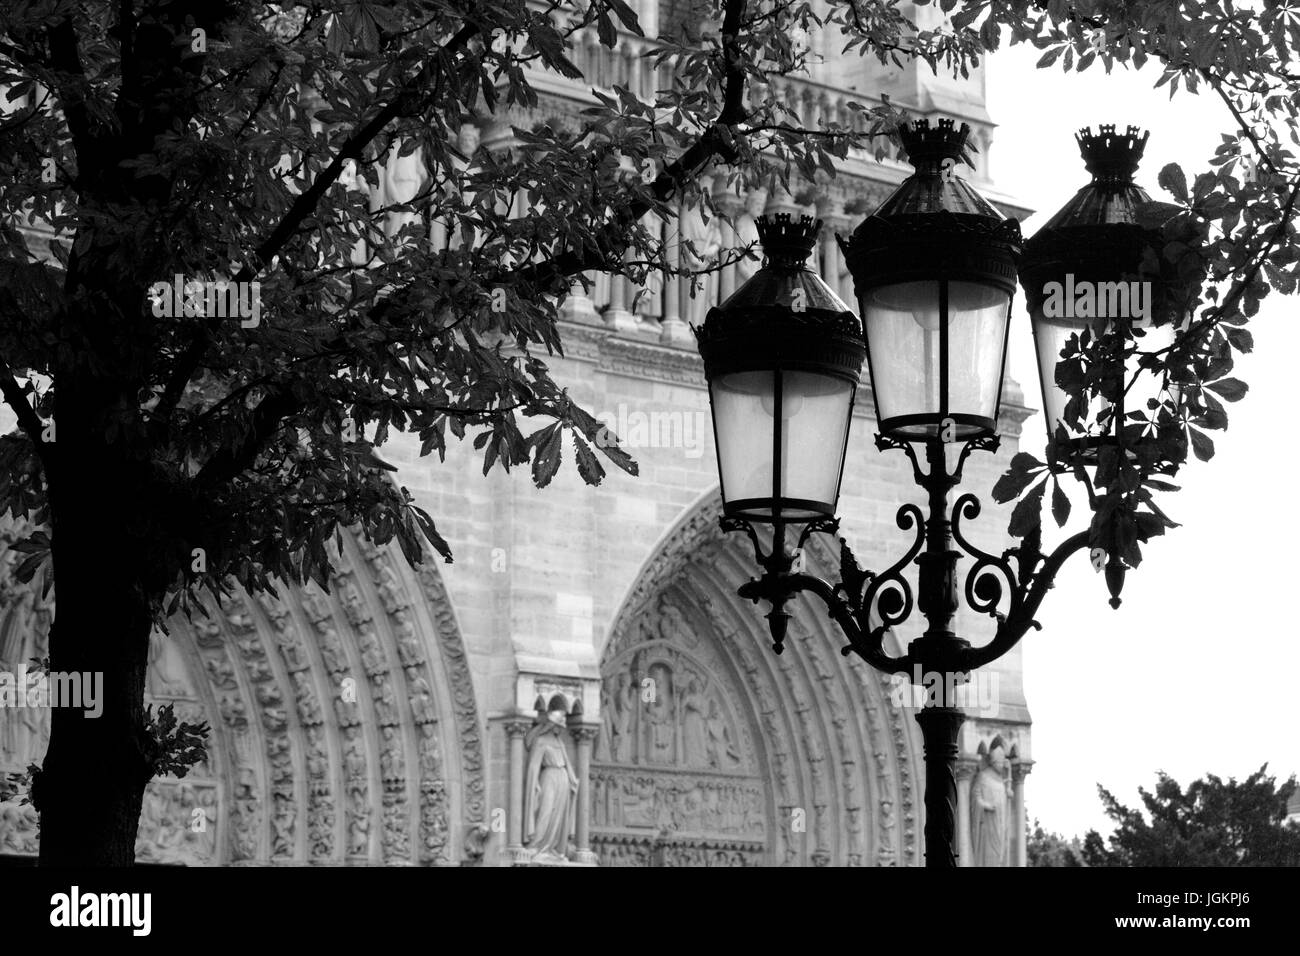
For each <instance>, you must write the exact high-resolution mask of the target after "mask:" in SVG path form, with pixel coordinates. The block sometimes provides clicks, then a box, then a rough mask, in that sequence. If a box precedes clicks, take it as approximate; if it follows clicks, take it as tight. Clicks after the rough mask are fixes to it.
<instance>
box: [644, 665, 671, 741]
mask: <svg viewBox="0 0 1300 956" xmlns="http://www.w3.org/2000/svg"><path fill="white" fill-rule="evenodd" d="M650 677H651V679H652V680H653V681H654V684H653V687H654V697H653V699H652V700H650V701H648V702H647V703H646V706H645V724H646V732H647V737H648V739H647V741H646V748H645V751H644V752H645V755H646V758H647V759H648V760H649V761H650V762H651V763H672V762H673V750H674V747H673V743H674V741H673V738H674V736H675V735H676V728H675V723H676V715H675V707H674V703H673V686H672V671H670V670H669V669H668V668H667V666H665V665H664V664H654V665H652V666H651V668H650Z"/></svg>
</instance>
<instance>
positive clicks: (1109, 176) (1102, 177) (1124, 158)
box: [1074, 123, 1151, 183]
mask: <svg viewBox="0 0 1300 956" xmlns="http://www.w3.org/2000/svg"><path fill="white" fill-rule="evenodd" d="M1074 138H1075V140H1076V141H1077V142H1078V144H1079V152H1080V153H1081V154H1082V155H1083V162H1084V165H1085V166H1087V168H1088V172H1090V173H1092V178H1093V181H1094V182H1098V183H1130V182H1132V181H1133V174H1134V173H1136V172H1137V168H1138V164H1139V163H1141V162H1142V154H1143V152H1145V151H1146V148H1147V140H1148V139H1150V138H1151V133H1150V132H1149V131H1148V132H1143V131H1142V130H1141V129H1139V128H1138V127H1136V126H1130V127H1129V128H1128V129H1127V130H1126V131H1125V132H1123V133H1117V132H1116V131H1115V124H1114V123H1102V124H1101V125H1100V126H1098V127H1097V132H1096V133H1093V131H1092V127H1090V126H1085V127H1084V128H1083V129H1081V130H1079V132H1078V133H1076V134H1075V136H1074Z"/></svg>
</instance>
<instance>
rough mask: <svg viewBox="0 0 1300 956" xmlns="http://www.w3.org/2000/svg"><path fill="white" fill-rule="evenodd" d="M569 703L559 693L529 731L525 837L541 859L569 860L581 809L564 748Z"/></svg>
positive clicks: (576, 784) (576, 782) (530, 847)
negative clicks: (571, 841)
mask: <svg viewBox="0 0 1300 956" xmlns="http://www.w3.org/2000/svg"><path fill="white" fill-rule="evenodd" d="M564 728H565V703H564V698H563V697H561V696H560V695H559V694H556V695H555V696H554V697H552V698H551V702H550V704H549V705H548V707H547V713H546V715H545V716H544V717H540V718H539V719H538V721H537V723H536V724H534V725H533V727H532V728H531V729H530V730H529V731H528V735H527V738H526V739H525V743H526V744H527V746H528V770H527V774H526V776H525V778H524V838H525V845H526V846H527V847H528V849H530V850H533V851H535V853H536V854H537V857H539V858H550V859H557V860H563V859H567V858H568V849H569V836H570V834H572V833H573V825H574V819H575V814H576V810H577V806H578V778H577V777H576V776H575V775H574V773H573V769H572V768H571V767H570V765H569V753H568V750H567V749H566V748H565V746H564Z"/></svg>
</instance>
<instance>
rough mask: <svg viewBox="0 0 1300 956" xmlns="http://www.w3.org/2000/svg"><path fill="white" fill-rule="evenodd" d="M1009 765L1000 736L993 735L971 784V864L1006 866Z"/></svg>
mask: <svg viewBox="0 0 1300 956" xmlns="http://www.w3.org/2000/svg"><path fill="white" fill-rule="evenodd" d="M980 749H981V750H983V747H981V748H980ZM1006 767H1007V754H1006V747H1005V745H1004V744H1003V743H1002V738H1001V737H1000V736H998V737H994V738H993V741H992V743H990V744H989V748H988V753H987V754H986V755H985V756H984V759H982V760H981V761H980V769H979V772H978V773H976V774H975V777H974V779H973V780H971V785H970V843H971V865H972V866H1006V865H1007V818H1008V816H1009V813H1008V810H1009V807H1008V793H1007V779H1006Z"/></svg>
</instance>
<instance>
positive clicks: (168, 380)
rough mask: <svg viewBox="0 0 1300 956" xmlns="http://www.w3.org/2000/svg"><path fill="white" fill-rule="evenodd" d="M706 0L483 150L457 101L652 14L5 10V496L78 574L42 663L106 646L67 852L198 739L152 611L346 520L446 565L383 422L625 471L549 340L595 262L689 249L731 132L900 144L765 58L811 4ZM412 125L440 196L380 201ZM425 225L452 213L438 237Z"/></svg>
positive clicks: (286, 575) (385, 6) (826, 151)
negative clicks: (691, 229) (602, 76)
mask: <svg viewBox="0 0 1300 956" xmlns="http://www.w3.org/2000/svg"><path fill="white" fill-rule="evenodd" d="M702 14H703V15H702V16H701V18H700V22H699V23H695V22H691V23H690V24H688V25H687V26H684V27H682V28H681V32H680V33H679V34H677V35H676V36H665V37H664V38H663V40H662V41H661V42H660V43H659V44H658V45H657V46H656V48H655V49H654V50H653V51H652V54H653V57H654V58H655V59H656V60H657V61H658V62H660V63H662V64H663V65H664V66H665V70H666V72H670V73H671V75H672V76H673V77H674V82H673V84H672V85H671V88H668V89H664V90H662V91H660V92H659V93H658V94H656V96H655V97H654V98H653V100H642V99H639V98H638V97H636V96H634V95H632V94H631V93H630V92H629V91H628V90H626V89H623V88H618V89H616V96H615V97H607V96H604V95H601V96H600V97H599V98H598V99H599V101H598V102H596V103H595V104H594V105H593V106H592V108H591V109H590V110H589V111H588V115H587V117H586V120H585V121H584V123H583V124H582V125H581V127H580V128H577V129H562V128H556V127H555V126H553V125H549V124H545V123H543V124H539V125H537V126H534V127H532V128H521V129H515V130H514V131H513V139H512V142H511V144H510V146H509V147H508V148H504V149H489V148H487V147H486V146H483V147H479V148H477V149H473V150H470V149H469V148H465V149H462V148H461V144H462V142H463V141H462V139H461V136H460V133H461V130H462V127H463V125H464V123H465V121H466V120H467V119H469V118H470V117H471V116H475V115H477V116H504V115H505V111H506V109H507V108H509V107H511V106H516V105H518V106H524V107H530V106H535V105H536V104H537V102H538V98H537V94H536V93H535V91H534V90H533V87H532V85H531V83H530V79H532V78H535V77H536V76H537V75H539V74H544V73H548V72H549V73H552V74H558V75H559V76H561V77H565V78H570V79H582V78H583V77H582V72H581V70H580V69H579V68H578V67H577V66H576V65H575V64H574V63H573V62H572V60H571V59H570V58H569V55H568V53H569V51H570V48H571V45H572V37H573V34H574V33H575V31H577V30H579V29H582V28H594V29H595V30H596V31H597V32H598V34H599V37H600V40H601V42H602V43H604V44H605V45H606V46H608V47H612V46H614V45H615V44H616V43H618V42H620V35H619V33H618V31H617V29H616V21H617V22H618V23H620V24H621V25H622V27H623V28H624V30H625V31H627V32H625V33H624V34H623V36H624V37H626V36H627V35H628V33H631V34H637V33H640V28H639V25H638V22H637V18H636V16H635V14H634V13H633V12H632V10H631V9H630V8H629V7H628V6H627V5H626V4H625V3H624V2H622V0H594V2H591V3H587V2H564V0H555V2H552V3H551V4H550V5H549V6H548V7H546V8H545V9H542V8H540V7H537V6H536V5H532V4H529V3H526V2H524V0H495V2H491V3H473V4H462V3H459V2H447V0H393V2H379V0H375V2H366V0H347V2H337V3H309V4H302V5H298V6H294V5H291V4H271V3H267V4H263V3H256V2H240V0H223V2H215V3H214V2H191V0H156V2H129V0H128V2H115V3H108V2H93V0H43V2H35V3H23V4H11V5H6V6H5V9H4V11H3V12H0V87H3V88H6V96H5V104H6V111H5V114H4V115H3V118H0V183H3V185H2V186H0V249H2V250H3V251H2V252H0V391H2V392H3V395H4V398H5V400H6V402H7V403H8V404H9V405H10V406H11V407H12V408H13V410H14V412H15V413H16V414H17V417H18V429H17V430H16V431H15V432H13V433H12V434H9V435H6V436H4V437H3V439H2V440H0V468H2V470H3V479H0V481H2V483H0V503H2V507H3V509H4V511H5V512H7V514H8V515H9V516H10V517H11V518H12V519H14V520H15V521H18V522H21V523H22V524H23V526H24V527H26V528H28V529H29V530H30V534H28V535H27V536H26V537H24V539H23V540H22V541H20V542H19V543H18V544H17V545H15V548H16V549H17V550H19V551H20V552H21V553H22V554H23V555H24V556H25V557H24V559H23V561H22V564H21V574H22V576H23V577H25V578H27V579H32V578H33V577H34V576H35V575H37V574H39V575H41V578H40V581H41V584H42V586H44V587H49V586H50V584H51V582H57V584H56V604H57V613H56V617H55V621H54V624H53V627H52V631H51V635H50V665H51V667H52V669H54V670H56V671H83V672H84V671H91V672H94V671H98V672H101V673H103V675H104V696H105V707H104V712H103V715H102V716H101V717H100V718H99V719H98V720H87V719H84V718H83V716H82V714H81V713H80V712H78V711H72V710H67V709H57V710H56V711H55V713H54V717H53V726H52V735H51V741H50V746H49V750H48V753H47V755H46V757H45V760H44V764H43V766H42V767H41V768H40V769H39V771H38V772H37V773H36V774H35V775H34V777H33V779H32V781H31V798H32V801H33V803H34V805H35V806H36V807H37V809H38V810H39V812H40V816H41V862H42V863H46V864H109V865H125V864H129V863H130V862H131V861H132V858H133V852H134V840H135V831H136V826H137V821H138V818H139V814H140V808H141V799H142V794H143V790H144V787H145V785H146V783H147V782H148V780H149V779H150V778H151V776H152V775H154V774H155V773H157V772H159V771H160V770H162V769H172V770H178V771H183V769H184V766H185V763H186V761H187V760H188V759H191V758H193V756H194V755H195V748H194V747H193V746H192V744H193V741H194V739H195V736H196V735H197V734H198V733H199V731H200V730H201V728H191V727H188V726H186V725H182V726H180V727H176V726H172V725H170V724H166V723H164V722H160V721H158V720H156V719H155V718H153V717H151V716H150V715H148V714H147V713H146V712H145V710H144V708H143V693H144V683H145V672H146V662H147V653H148V651H147V648H148V637H149V633H150V630H151V629H152V628H153V627H155V626H162V625H164V624H165V622H166V619H167V618H168V617H169V616H170V615H171V614H173V613H177V612H183V613H187V614H189V613H202V605H201V598H200V593H201V592H202V591H206V592H209V593H210V594H213V595H216V594H219V593H220V592H221V591H222V590H223V589H224V588H226V587H227V584H226V582H227V580H235V581H238V582H239V583H240V584H242V585H243V586H244V587H246V588H249V589H250V590H254V591H256V590H259V589H266V588H273V587H274V586H275V585H274V582H276V581H281V582H290V583H302V582H305V581H308V580H315V581H317V582H319V583H320V584H321V585H322V586H323V587H327V586H328V573H329V570H330V568H331V561H332V556H331V553H330V550H329V548H328V545H329V543H330V542H331V540H332V539H333V538H334V537H335V536H336V534H337V532H338V531H339V529H340V528H342V527H352V526H357V527H359V529H360V532H361V533H362V534H363V535H365V536H366V537H367V538H369V539H371V540H373V541H375V542H376V543H380V544H383V543H386V542H388V541H390V540H393V539H396V540H397V541H398V542H399V543H400V546H401V549H402V551H403V553H404V555H405V556H406V557H407V559H408V560H410V561H412V562H418V561H420V560H421V559H422V558H423V557H424V556H425V553H426V552H425V546H426V544H427V545H428V546H431V548H432V549H433V550H434V551H436V552H437V553H438V554H440V555H441V556H443V558H444V559H447V560H450V558H451V549H450V546H449V545H448V543H447V542H445V541H444V540H443V539H442V537H441V536H440V535H439V534H438V531H437V529H436V526H435V523H434V520H433V518H432V516H430V515H428V514H426V513H425V512H424V511H422V510H421V509H420V508H419V507H417V506H416V505H415V504H414V503H413V502H412V500H411V498H410V496H409V495H408V494H407V493H406V491H405V490H404V489H401V488H399V487H396V486H395V485H394V484H393V483H392V481H391V480H390V478H389V475H388V470H389V469H388V468H387V466H385V465H384V463H383V462H382V461H381V460H380V459H379V458H378V457H377V456H376V455H375V454H374V452H373V448H374V446H377V445H382V444H383V442H384V441H385V439H386V438H387V437H388V436H389V434H390V433H391V432H393V431H394V430H401V431H407V432H411V433H415V434H417V435H418V436H419V438H420V440H421V442H422V447H421V451H422V453H423V454H426V455H428V454H432V453H434V452H437V453H438V454H439V456H440V457H441V456H442V455H443V454H444V453H445V450H446V444H447V441H448V435H449V433H450V436H451V437H454V438H456V439H462V438H467V437H472V439H473V443H474V447H475V448H477V449H479V450H481V451H482V452H483V456H484V472H485V473H486V472H487V471H488V470H489V469H490V468H492V467H493V466H494V465H499V466H501V467H504V468H510V467H513V466H522V465H530V466H531V472H532V477H533V478H534V479H535V481H536V483H537V484H538V485H542V486H544V485H546V484H547V483H548V482H549V481H550V480H551V478H552V476H553V475H554V474H555V472H556V470H557V468H558V467H559V465H560V461H561V456H562V450H563V447H564V444H565V443H566V442H567V443H569V444H570V446H571V448H572V451H573V454H574V457H575V460H576V463H577V467H578V470H579V472H580V473H581V475H582V477H583V478H584V479H585V480H586V481H588V482H589V483H593V484H594V483H597V482H599V481H600V480H601V478H602V477H603V475H604V466H603V465H602V464H601V460H600V458H599V457H598V454H597V453H598V452H599V453H600V454H601V455H603V456H604V458H605V460H606V461H610V462H612V463H613V464H614V465H616V466H617V467H619V468H622V469H624V470H626V471H629V472H632V473H635V470H636V469H635V464H634V463H633V461H632V460H631V458H630V457H629V456H628V455H627V454H626V452H624V451H623V450H622V449H620V448H619V447H618V446H617V444H616V443H610V442H608V441H605V440H597V434H598V432H600V431H601V429H602V428H603V426H601V425H600V423H598V422H597V421H596V420H595V419H594V418H593V417H592V416H591V415H590V414H589V413H588V412H586V411H585V410H583V409H582V408H580V407H578V406H577V405H575V404H574V403H573V402H571V401H570V400H569V398H568V396H567V395H566V394H565V392H564V390H563V389H562V388H561V387H560V386H559V385H558V384H557V383H555V382H554V381H553V380H552V379H551V377H550V375H549V373H548V370H547V365H546V362H545V356H546V355H548V354H551V353H555V352H559V351H560V349H561V343H560V340H559V337H558V334H557V323H556V318H557V315H558V310H559V308H560V307H561V305H562V304H563V301H564V299H565V297H566V296H567V295H568V294H569V293H570V291H571V289H572V288H573V286H574V284H575V282H584V281H586V279H585V276H586V275H587V274H589V273H593V272H600V271H603V272H620V273H625V274H628V275H630V276H632V277H633V278H634V279H635V280H640V279H643V278H644V276H645V274H646V272H647V271H648V270H650V269H658V270H660V271H668V270H670V269H674V268H677V267H674V266H673V265H671V263H670V261H669V258H668V256H667V254H666V251H665V246H664V242H663V240H662V238H660V236H659V231H658V229H657V226H658V224H659V222H660V221H661V220H665V219H671V218H672V217H673V216H674V214H675V213H674V209H675V205H676V203H677V202H678V201H685V202H688V203H701V202H702V203H704V204H705V205H706V206H710V208H711V198H710V197H707V196H701V195H699V189H698V185H697V184H696V182H695V177H696V175H697V173H698V171H699V170H700V169H701V168H702V167H704V166H705V165H706V164H708V163H710V162H714V161H717V160H720V159H721V160H725V162H726V163H727V164H728V169H729V171H730V175H731V176H732V177H733V182H735V183H737V184H739V186H741V187H744V186H746V185H748V184H753V183H755V182H758V181H760V180H767V179H775V180H777V181H780V182H784V183H789V180H790V177H791V175H792V173H793V174H797V173H798V172H799V171H803V173H804V174H806V176H807V177H808V178H810V179H811V177H813V176H814V175H815V174H816V172H817V170H818V169H829V168H833V163H832V159H833V158H834V157H843V156H845V155H846V154H847V151H848V149H849V148H850V146H863V145H867V144H869V143H870V142H871V141H872V139H873V138H876V137H881V139H880V142H881V144H882V148H883V142H884V139H883V137H884V136H885V135H886V134H887V133H888V132H889V130H890V129H892V124H895V123H896V122H897V117H898V114H897V113H896V112H895V111H894V110H892V109H891V108H889V107H887V106H885V107H877V108H875V109H872V110H868V109H867V108H866V107H861V108H859V110H858V122H856V124H855V126H854V127H853V128H849V127H846V126H840V125H837V124H835V123H830V124H827V125H824V126H823V127H821V128H819V129H818V130H814V131H805V130H803V129H801V128H800V127H799V125H798V122H797V120H793V121H792V118H791V114H790V112H789V111H788V110H787V109H786V108H785V107H784V106H783V105H782V104H781V103H780V102H778V99H777V97H776V96H775V95H774V93H773V90H772V87H771V84H770V83H769V82H768V81H767V77H769V76H772V75H781V74H784V73H789V72H793V71H797V70H798V69H800V68H801V66H802V63H803V61H804V58H805V56H806V52H805V51H803V50H801V49H798V48H796V47H795V46H794V45H793V44H792V43H791V41H790V33H791V32H792V28H793V26H794V25H796V24H802V25H803V26H805V27H808V26H814V25H816V23H817V22H818V21H817V20H816V18H815V17H814V15H813V14H812V12H811V8H810V6H809V5H808V4H806V3H796V4H793V5H789V4H787V5H783V6H779V7H774V6H771V5H767V6H762V5H759V4H753V5H751V6H750V7H748V8H747V5H746V3H745V0H727V2H726V3H725V4H712V5H707V9H705V10H703V11H702ZM843 16H844V10H843V9H840V10H838V11H837V12H835V13H833V14H832V19H835V20H842V18H843ZM864 26H865V27H866V28H867V29H869V30H870V31H871V32H872V34H873V35H874V36H876V37H877V38H881V39H882V40H887V41H889V42H890V43H893V42H894V41H896V40H897V39H898V38H899V37H901V36H902V35H903V34H904V33H906V32H907V31H908V30H909V29H910V27H909V25H908V24H907V22H906V21H905V20H904V19H903V18H901V17H900V16H898V15H897V14H895V13H894V12H893V11H892V10H891V9H890V8H888V7H887V6H885V5H882V6H881V8H880V9H879V10H876V11H874V12H872V13H871V15H870V17H869V21H868V22H866V23H864ZM946 43H947V41H945V42H944V44H940V45H946ZM882 56H883V53H882ZM466 145H467V147H468V143H466ZM412 156H415V157H418V158H417V160H416V162H417V163H418V165H419V171H420V173H421V175H420V177H419V178H420V179H421V181H422V183H423V185H422V186H421V187H420V188H419V190H418V192H417V193H416V194H414V195H411V196H404V197H401V201H400V202H399V201H394V202H391V203H390V204H389V205H388V206H386V207H385V208H382V209H372V208H371V205H370V203H369V201H368V194H373V193H376V192H377V188H378V183H379V178H380V176H381V175H383V174H384V173H385V172H386V171H388V170H390V169H391V168H392V167H393V165H394V164H396V163H398V162H400V161H406V162H410V157H412ZM670 200H671V201H672V204H671V205H670ZM394 224H398V225H397V227H396V228H394ZM434 229H443V230H445V231H446V234H448V235H450V236H451V237H452V242H451V243H450V244H449V245H447V246H443V245H441V244H436V245H435V244H433V243H430V242H428V241H426V239H427V237H428V234H429V233H430V232H431V231H433V230H434ZM736 254H740V255H743V254H745V250H741V251H740V252H739V253H736ZM679 271H680V269H679ZM173 276H180V277H181V278H180V279H179V280H176V282H175V285H176V286H177V287H178V294H175V295H173V293H172V290H171V289H169V288H168V285H167V284H168V283H170V282H172V277H173ZM191 282H195V283H201V285H199V286H194V285H190V283H191ZM232 289H233V292H234V294H235V295H236V296H237V298H236V297H232ZM180 292H183V293H184V295H181V294H179V293H180ZM200 292H201V294H200ZM528 419H532V420H533V424H534V426H535V427H529V426H528V425H527V420H528ZM602 439H603V435H602ZM177 747H180V748H181V751H182V753H181V754H180V755H179V756H178V755H177V754H176V748H177Z"/></svg>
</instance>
